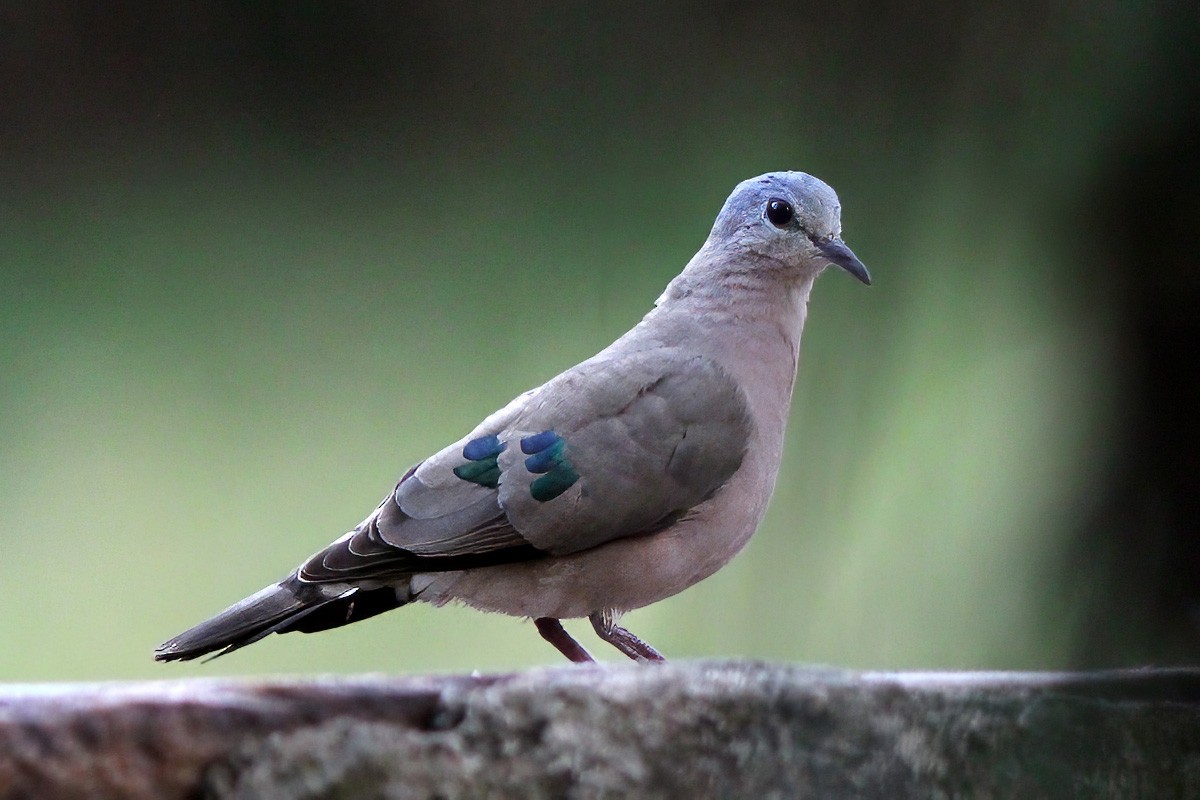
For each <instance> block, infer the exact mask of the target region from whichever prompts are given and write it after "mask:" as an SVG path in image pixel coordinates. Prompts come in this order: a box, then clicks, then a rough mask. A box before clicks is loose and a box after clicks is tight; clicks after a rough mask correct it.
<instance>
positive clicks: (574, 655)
mask: <svg viewBox="0 0 1200 800" xmlns="http://www.w3.org/2000/svg"><path fill="white" fill-rule="evenodd" d="M533 624H534V625H536V626H537V629H538V633H540V634H541V635H542V638H543V639H545V640H546V641H547V642H549V643H550V644H552V645H554V646H555V648H557V649H558V652H560V653H562V654H563V655H564V656H566V657H567V658H569V659H571V660H572V661H574V662H575V663H576V664H589V663H591V662H593V661H595V660H596V659H594V658H592V656H591V653H589V652H588V651H587V650H584V649H583V645H581V644H580V643H579V642H577V641H575V640H574V639H572V638H571V634H569V633H567V632H566V630H564V629H563V626H562V623H561V622H559V621H558V620H556V619H555V618H554V617H538V618H537V619H535V620H534V621H533Z"/></svg>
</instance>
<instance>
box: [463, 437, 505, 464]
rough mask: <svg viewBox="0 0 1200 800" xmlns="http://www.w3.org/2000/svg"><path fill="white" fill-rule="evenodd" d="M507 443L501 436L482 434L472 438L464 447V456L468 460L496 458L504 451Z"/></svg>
mask: <svg viewBox="0 0 1200 800" xmlns="http://www.w3.org/2000/svg"><path fill="white" fill-rule="evenodd" d="M506 446H507V445H506V443H505V442H502V441H500V437H499V436H481V437H479V438H478V439H472V440H471V441H469V442H467V444H466V446H465V447H463V450H462V453H463V458H465V459H467V460H468V461H483V460H484V459H485V458H495V457H496V456H498V455H500V454H501V453H502V452H504V448H505V447H506Z"/></svg>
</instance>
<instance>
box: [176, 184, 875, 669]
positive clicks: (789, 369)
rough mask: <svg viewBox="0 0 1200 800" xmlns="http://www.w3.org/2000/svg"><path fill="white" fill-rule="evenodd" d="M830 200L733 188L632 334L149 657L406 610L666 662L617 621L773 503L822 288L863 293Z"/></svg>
mask: <svg viewBox="0 0 1200 800" xmlns="http://www.w3.org/2000/svg"><path fill="white" fill-rule="evenodd" d="M841 233H842V226H841V206H840V204H839V201H838V198H837V195H836V194H835V193H834V191H833V189H832V188H830V187H829V186H828V185H827V184H825V183H823V182H822V181H820V180H818V179H817V178H814V177H812V176H811V175H807V174H805V173H803V172H772V173H768V174H765V175H761V176H759V177H756V178H751V179H750V180H747V181H743V182H742V183H740V184H738V185H737V186H736V187H735V188H734V190H733V193H732V194H731V195H730V196H729V198H728V199H727V200H726V202H725V204H724V206H723V207H722V208H721V211H720V213H719V214H718V215H717V218H716V222H715V223H714V225H713V227H712V231H711V232H710V233H709V235H708V238H707V240H706V241H705V242H704V245H703V246H702V247H701V248H700V250H699V251H698V252H697V253H696V255H695V256H693V257H692V259H691V260H690V261H689V262H688V263H687V265H686V266H685V267H684V269H683V271H682V272H681V273H680V274H679V275H678V276H677V277H675V278H674V279H673V280H672V281H671V282H670V283H669V284H668V285H667V287H666V289H665V291H664V292H663V293H662V295H661V296H660V297H659V298H658V300H657V302H656V303H655V305H654V307H653V308H652V309H651V310H650V311H649V312H648V313H647V314H646V315H645V317H644V318H643V319H642V320H641V321H640V322H639V323H638V324H637V325H636V326H634V327H633V328H632V329H631V330H630V331H629V332H627V333H626V334H624V335H623V336H621V337H620V338H619V339H617V340H616V341H615V342H613V343H612V344H611V345H609V346H608V347H607V348H605V349H604V350H602V351H600V352H599V353H598V354H596V355H595V356H593V357H591V358H589V359H587V360H586V361H583V362H582V363H580V364H578V365H576V366H574V367H571V368H570V369H568V370H566V371H565V372H563V373H561V374H559V375H558V376H556V377H554V378H552V379H550V380H549V381H547V382H546V383H544V384H542V385H541V386H539V387H537V388H535V389H532V390H530V391H527V392H525V393H524V394H522V395H520V396H519V397H517V398H516V399H515V400H513V401H512V402H510V403H509V404H508V405H506V406H504V407H503V408H501V409H500V410H499V411H497V412H495V413H494V414H492V415H491V416H489V417H488V418H487V419H485V420H484V421H483V422H482V423H480V424H479V425H478V426H477V427H476V428H475V429H474V430H472V431H471V432H470V433H468V434H467V435H466V436H464V437H463V438H462V439H460V440H458V441H457V442H454V443H453V444H451V445H449V446H448V447H446V448H445V449H443V450H441V451H439V452H437V453H435V454H434V455H432V456H430V457H429V458H427V459H425V460H424V461H422V462H420V463H418V464H417V465H416V466H414V467H412V468H411V469H409V470H408V471H407V472H405V473H404V475H403V477H402V478H400V481H399V482H398V483H397V484H396V486H395V489H394V490H393V491H391V492H389V493H388V494H387V496H386V497H384V499H383V501H382V502H381V503H380V504H379V506H378V507H377V508H376V509H375V510H374V511H373V512H371V513H370V514H369V515H368V516H367V518H366V519H364V520H363V521H362V522H361V523H359V524H358V525H357V526H355V527H354V529H353V530H351V531H350V532H349V533H347V534H345V535H344V536H342V537H341V538H340V539H338V540H337V541H335V542H333V543H332V544H331V545H329V546H328V547H326V548H325V549H323V550H321V551H320V552H318V553H316V554H315V555H313V556H312V557H310V558H309V559H308V560H307V561H305V562H304V563H303V564H301V565H300V567H299V568H297V569H296V571H295V572H293V573H292V574H290V575H289V576H287V577H286V578H285V579H284V580H282V581H281V582H279V583H277V584H275V585H273V586H269V587H267V588H266V589H263V590H262V591H260V592H258V593H257V594H254V595H251V596H250V597H247V598H246V599H244V600H242V601H241V602H239V603H236V604H234V605H233V606H231V607H229V608H228V609H226V610H225V611H222V612H221V613H220V614H218V615H217V616H215V617H213V618H212V619H209V620H207V621H206V622H202V623H200V624H199V625H197V626H195V627H193V628H191V629H190V630H188V631H186V632H184V633H182V634H180V635H179V636H176V637H175V638H173V639H171V640H170V641H168V642H166V643H165V644H163V645H161V646H160V647H159V648H158V649H157V651H156V653H155V658H156V659H157V660H159V661H174V660H186V659H192V658H196V657H198V656H202V655H207V654H215V655H214V657H215V656H216V655H225V654H227V653H230V652H232V651H234V650H237V649H239V648H242V647H245V646H246V645H248V644H252V643H253V642H257V641H258V640H260V639H262V638H263V637H265V636H267V635H268V634H271V633H289V632H292V631H301V632H305V633H312V632H316V631H322V630H327V629H330V628H335V627H339V626H342V625H347V624H349V623H352V622H358V621H359V620H363V619H367V618H369V617H373V616H375V615H377V614H380V613H382V612H384V611H389V610H391V609H394V608H398V607H400V606H403V605H406V604H408V603H413V602H418V601H419V602H426V603H432V604H434V605H438V606H440V605H444V604H446V603H451V602H457V603H465V604H466V605H468V606H472V607H474V608H477V609H480V610H483V611H491V612H499V613H502V614H508V615H512V616H515V617H521V618H527V619H532V620H533V621H534V624H535V626H536V628H537V630H538V632H539V633H540V634H541V636H542V637H543V638H544V639H546V640H547V641H548V642H549V643H550V644H552V645H553V646H554V647H555V648H557V649H558V650H559V652H561V653H562V654H563V655H564V656H566V657H567V658H568V659H570V660H571V661H575V662H588V661H592V660H593V659H592V656H591V655H590V654H589V653H588V652H587V650H585V649H584V648H583V646H582V645H580V644H579V643H578V642H577V641H575V639H573V638H572V637H571V636H570V634H568V633H567V632H566V630H565V629H564V628H563V627H562V624H561V622H560V620H563V619H576V618H583V617H587V618H588V619H589V620H590V621H591V623H592V627H593V628H594V629H595V631H596V634H597V635H598V636H599V638H600V639H602V640H603V641H605V642H608V643H609V644H611V645H613V646H615V647H616V648H617V650H619V651H620V652H621V653H623V654H624V655H626V656H628V657H629V658H632V659H634V660H637V661H662V660H664V658H663V656H662V655H661V654H660V653H659V652H658V651H657V650H655V649H654V648H653V647H652V646H651V645H649V644H648V643H646V642H644V641H642V640H641V639H639V638H638V637H637V636H635V635H634V634H632V633H631V632H629V631H628V630H627V629H625V628H623V627H621V625H620V621H621V617H622V615H623V614H624V612H627V611H631V610H633V609H637V608H642V607H644V606H647V605H650V604H652V603H655V602H657V601H659V600H662V599H664V598H667V597H670V596H672V595H675V594H677V593H678V592H681V591H682V590H684V589H686V588H688V587H689V586H692V585H693V584H695V583H697V582H698V581H701V580H703V579H704V578H707V577H708V576H710V575H712V574H713V573H714V572H716V571H717V570H718V569H720V568H721V567H722V566H724V565H725V564H726V563H728V562H729V561H730V560H731V559H732V558H733V557H734V556H735V555H736V554H737V553H738V552H739V551H740V550H741V549H742V547H743V546H744V545H745V544H746V542H747V541H748V540H749V539H750V537H751V535H752V534H753V533H754V531H755V529H756V528H757V527H758V524H759V522H760V521H761V520H762V517H763V514H764V512H765V511H766V508H767V502H768V500H769V499H770V497H771V493H772V491H773V490H774V486H775V480H776V475H777V473H778V471H779V464H780V459H781V457H782V453H783V439H784V430H785V428H786V425H787V420H788V412H789V408H790V406H791V399H792V389H793V386H794V384H795V381H796V369H797V363H798V357H799V348H800V335H801V332H802V330H803V328H804V321H805V316H806V311H807V305H808V298H809V293H810V291H811V290H812V286H813V282H814V281H815V280H816V278H817V276H818V275H819V274H820V273H821V272H822V271H823V270H824V269H825V268H826V267H828V266H830V265H835V266H837V267H840V268H842V269H843V270H845V271H846V272H848V273H850V274H851V275H853V276H854V277H855V278H857V279H858V280H859V281H861V282H862V283H864V284H868V285H869V284H870V282H871V278H870V275H869V274H868V272H867V269H866V267H865V266H864V265H863V263H862V262H861V261H860V260H859V259H858V258H857V257H856V256H855V255H854V253H853V252H852V251H851V250H850V248H849V247H847V245H846V244H845V243H844V242H843V241H842V237H841Z"/></svg>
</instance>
